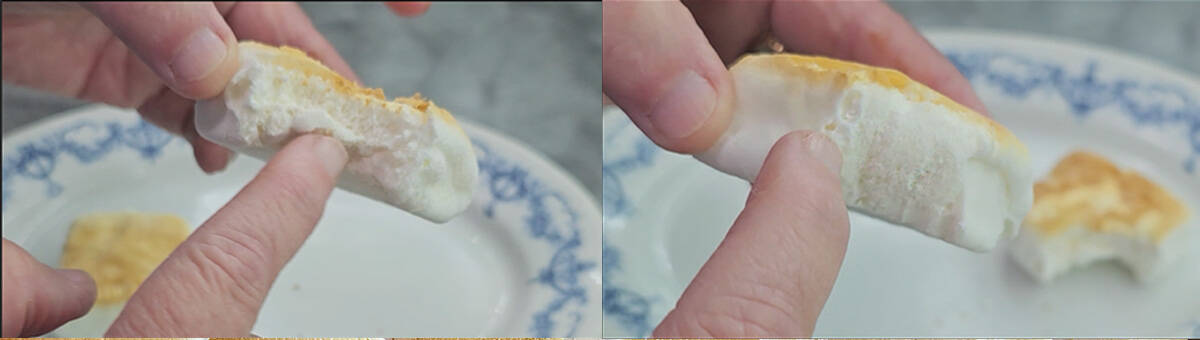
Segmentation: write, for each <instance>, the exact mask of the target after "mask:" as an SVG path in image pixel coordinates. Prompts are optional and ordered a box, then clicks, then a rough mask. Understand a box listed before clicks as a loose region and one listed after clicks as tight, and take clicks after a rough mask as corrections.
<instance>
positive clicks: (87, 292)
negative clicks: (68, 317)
mask: <svg viewBox="0 0 1200 340" xmlns="http://www.w3.org/2000/svg"><path fill="white" fill-rule="evenodd" d="M55 272H56V273H57V274H58V276H59V277H60V278H61V279H62V281H63V282H65V283H67V285H68V286H69V287H70V288H71V289H72V290H74V291H75V292H76V294H77V296H78V299H77V301H79V302H80V303H81V304H85V305H86V308H80V309H81V310H83V311H85V312H86V311H87V309H88V308H91V306H92V304H93V303H94V302H95V301H96V281H95V280H93V279H92V276H91V275H88V273H87V272H85V271H82V270H78V269H67V268H62V269H55ZM80 315H82V314H80ZM77 316H79V315H76V317H77Z"/></svg>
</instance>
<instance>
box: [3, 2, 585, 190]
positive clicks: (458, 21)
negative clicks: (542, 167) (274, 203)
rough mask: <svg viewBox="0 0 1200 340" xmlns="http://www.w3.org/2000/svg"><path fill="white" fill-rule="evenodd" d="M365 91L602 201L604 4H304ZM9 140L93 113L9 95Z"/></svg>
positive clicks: (24, 94)
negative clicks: (447, 117) (461, 127)
mask: <svg viewBox="0 0 1200 340" xmlns="http://www.w3.org/2000/svg"><path fill="white" fill-rule="evenodd" d="M302 6H303V7H304V9H305V11H307V12H308V14H309V16H310V17H311V18H312V20H313V23H314V24H315V25H316V27H317V29H318V30H319V31H321V32H322V33H324V34H325V36H326V38H328V39H329V40H330V42H332V43H333V45H334V46H335V47H336V48H337V50H338V51H339V52H340V53H341V54H342V56H343V57H344V58H345V59H346V61H347V62H348V63H349V64H350V66H351V67H353V68H354V70H355V72H357V73H358V75H359V77H360V78H362V81H363V83H364V84H366V85H368V86H372V87H379V88H383V90H384V92H386V93H387V94H388V95H389V96H397V95H405V96H407V95H411V94H412V93H413V92H420V93H421V94H422V95H424V96H425V97H428V98H430V99H433V100H434V101H435V102H437V103H438V105H441V106H443V107H445V108H446V109H447V110H449V111H450V112H451V113H453V114H454V115H455V116H456V117H460V118H462V119H465V120H470V121H472V122H476V123H480V124H481V125H486V126H488V127H491V128H492V129H494V130H497V131H500V132H502V133H504V134H507V135H509V136H512V137H515V138H516V139H518V140H520V141H522V142H524V143H525V144H527V145H529V146H531V147H532V148H534V149H537V150H538V151H541V152H542V153H543V154H545V155H547V156H549V158H550V159H551V160H553V161H554V162H556V163H558V165H559V166H561V167H563V168H564V169H565V170H567V171H568V172H570V173H571V174H573V175H574V176H575V177H576V178H578V179H579V181H580V182H581V183H582V184H583V185H584V186H585V187H587V189H588V190H589V191H591V192H592V194H593V195H595V196H596V197H599V193H600V113H601V109H600V105H601V94H600V93H601V89H600V13H601V12H600V4H599V3H598V2H597V3H512V4H509V3H439V4H434V5H433V6H432V7H431V9H430V11H429V12H427V13H425V15H423V16H421V17H418V18H399V17H396V16H395V15H392V14H391V12H389V11H388V10H387V9H386V8H385V7H384V6H383V5H381V4H378V3H340V4H333V3H304V4H302ZM3 91H4V92H3V125H4V131H5V132H7V131H10V130H11V129H14V128H17V127H19V126H21V125H24V124H28V123H30V122H32V121H35V120H36V119H37V118H40V117H44V116H46V115H49V114H53V113H55V112H59V111H63V110H65V109H68V108H71V107H74V106H78V105H81V104H84V103H83V102H80V101H76V100H69V99H64V98H58V97H56V96H52V95H47V94H43V93H38V92H35V91H30V90H26V89H21V88H16V87H13V86H9V85H8V84H5V86H4V88H3Z"/></svg>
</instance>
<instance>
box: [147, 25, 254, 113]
mask: <svg viewBox="0 0 1200 340" xmlns="http://www.w3.org/2000/svg"><path fill="white" fill-rule="evenodd" d="M238 63H239V58H238V46H237V41H236V40H234V39H233V38H232V33H230V38H223V37H220V36H218V35H217V34H215V33H213V32H212V31H211V30H210V29H208V28H204V29H201V30H199V31H198V32H196V33H193V36H192V37H191V38H189V39H188V41H187V42H185V43H184V44H183V45H182V46H181V47H180V48H179V49H178V50H177V51H176V52H175V55H174V56H173V57H172V59H171V61H170V62H169V63H168V72H169V75H168V76H167V77H164V78H166V79H165V80H166V82H167V86H168V87H170V88H171V89H173V90H175V92H178V93H179V94H180V95H181V96H183V97H185V98H188V99H196V100H199V99H206V98H212V97H216V96H217V95H219V94H221V91H224V90H225V85H226V84H227V83H229V79H231V78H233V75H234V74H235V73H237V69H238Z"/></svg>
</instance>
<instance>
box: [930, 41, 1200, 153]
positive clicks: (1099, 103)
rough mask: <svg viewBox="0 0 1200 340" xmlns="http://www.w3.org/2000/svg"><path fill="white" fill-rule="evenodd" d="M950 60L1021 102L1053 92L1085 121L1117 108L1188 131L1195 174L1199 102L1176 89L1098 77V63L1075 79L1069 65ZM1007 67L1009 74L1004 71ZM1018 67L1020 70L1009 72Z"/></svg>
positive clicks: (989, 58)
mask: <svg viewBox="0 0 1200 340" xmlns="http://www.w3.org/2000/svg"><path fill="white" fill-rule="evenodd" d="M946 57H947V58H949V59H950V62H952V63H954V66H955V67H957V68H958V70H959V72H962V74H963V75H964V76H966V77H967V79H970V80H972V81H983V82H985V83H987V84H990V85H993V86H996V87H998V88H999V89H1000V90H1001V92H1002V93H1004V94H1005V95H1008V96H1010V97H1013V98H1017V99H1021V98H1025V97H1027V96H1029V94H1031V93H1034V92H1036V91H1040V90H1045V91H1053V92H1054V93H1055V94H1057V95H1058V97H1059V98H1061V99H1062V100H1063V101H1065V102H1066V103H1067V105H1068V106H1069V107H1070V108H1071V113H1072V114H1074V115H1075V117H1076V118H1078V119H1080V120H1083V119H1087V118H1088V117H1089V116H1091V115H1092V114H1093V113H1094V112H1095V111H1096V110H1098V109H1101V108H1105V107H1109V106H1115V107H1116V108H1118V109H1120V112H1121V113H1122V114H1124V115H1126V116H1128V117H1129V118H1130V119H1131V120H1132V121H1133V122H1134V123H1135V124H1137V125H1138V126H1140V127H1167V126H1184V127H1186V128H1187V129H1188V132H1187V133H1188V135H1187V136H1186V138H1189V144H1190V146H1191V151H1190V154H1191V156H1190V157H1189V158H1188V159H1187V160H1186V161H1185V162H1184V164H1183V169H1184V171H1186V172H1187V173H1193V172H1194V171H1195V168H1196V161H1197V157H1198V156H1200V102H1198V101H1197V99H1196V98H1193V97H1192V96H1191V95H1189V94H1188V92H1187V91H1186V90H1184V89H1183V88H1182V87H1180V86H1177V85H1174V84H1165V83H1148V82H1142V81H1138V80H1134V79H1124V78H1112V79H1102V78H1100V77H1097V71H1098V68H1099V66H1097V64H1096V62H1095V61H1089V62H1088V63H1087V65H1086V67H1085V68H1084V71H1083V72H1082V73H1079V74H1073V73H1072V72H1071V71H1070V69H1069V68H1068V67H1067V66H1066V65H1061V64H1057V63H1054V62H1048V61H1040V60H1036V59H1034V58H1030V57H1027V56H1023V55H1020V54H1015V53H1007V52H999V51H947V52H946ZM1002 67H1003V68H1006V69H1002ZM1007 68H1015V69H1007Z"/></svg>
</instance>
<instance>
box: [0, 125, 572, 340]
mask: <svg viewBox="0 0 1200 340" xmlns="http://www.w3.org/2000/svg"><path fill="white" fill-rule="evenodd" d="M171 142H180V143H186V141H184V140H183V139H181V138H176V137H174V136H172V135H170V134H169V133H167V132H166V131H164V130H162V129H160V128H158V127H156V126H154V125H152V124H150V123H148V122H146V121H144V120H140V119H139V120H137V121H136V122H132V123H129V124H122V123H121V122H118V121H97V120H79V121H78V122H74V123H72V124H71V125H69V126H67V127H65V128H61V129H59V130H57V131H55V132H53V133H49V134H46V135H45V136H44V137H41V138H40V139H38V140H35V141H32V142H28V143H25V144H22V145H19V146H17V147H15V148H14V152H13V154H12V155H8V154H6V155H4V158H3V163H2V169H3V172H2V176H3V177H2V179H3V183H2V184H3V198H2V199H3V201H2V203H0V205H2V206H3V207H7V206H8V203H9V202H10V200H11V199H13V198H14V197H12V192H11V191H10V184H11V183H14V182H15V181H18V180H28V181H33V182H39V183H43V184H44V185H45V187H46V190H45V195H46V197H45V198H47V199H52V198H55V197H57V196H58V195H59V194H61V193H62V190H63V186H62V184H60V183H57V182H55V181H54V180H53V178H52V175H53V174H54V170H55V169H56V165H57V164H58V161H59V160H60V157H63V156H64V155H70V156H72V157H75V158H76V159H77V160H79V161H80V162H81V163H83V164H91V163H93V162H95V161H97V160H100V159H103V158H104V157H105V156H107V155H109V154H110V153H111V152H112V151H115V150H118V149H120V148H129V149H132V150H133V151H135V152H136V153H137V154H138V155H139V156H140V157H141V158H142V159H144V160H146V161H148V162H153V161H155V160H156V159H158V158H159V156H161V155H162V154H163V149H164V148H165V147H166V146H167V145H169V144H170V143H171ZM472 142H473V144H474V145H475V149H476V155H477V158H478V162H479V170H480V178H481V179H482V180H483V184H484V185H483V186H484V187H486V188H487V192H488V193H489V194H490V196H491V200H489V201H488V202H486V203H485V206H484V215H485V216H486V217H488V218H495V217H496V216H495V214H496V208H497V206H499V205H502V204H504V205H521V206H520V207H518V208H523V209H522V211H524V212H525V213H526V216H525V217H524V220H523V221H524V223H525V228H526V230H527V231H528V235H529V236H530V237H531V238H533V239H535V240H539V241H542V242H544V243H545V244H547V245H548V246H550V247H552V248H553V249H554V250H553V256H552V257H551V258H550V260H549V263H547V264H546V265H545V267H543V268H541V269H539V270H538V271H537V273H538V274H537V276H536V277H534V278H532V279H531V280H530V281H531V283H533V284H537V285H540V286H543V287H545V288H547V289H549V290H551V291H553V292H554V296H555V297H554V298H552V299H551V301H550V302H549V303H548V304H547V305H546V306H543V307H541V308H539V309H538V310H537V312H535V314H534V315H533V320H531V324H532V325H531V326H530V329H529V331H530V332H532V333H533V336H535V337H572V336H575V333H576V331H577V330H578V327H579V325H580V324H581V322H582V321H583V319H584V316H585V315H586V313H585V310H586V308H587V306H588V299H587V287H586V286H585V285H584V284H583V281H582V279H581V275H583V274H584V273H585V272H587V271H588V270H591V269H593V268H595V266H596V263H595V261H594V260H592V261H589V260H585V257H586V256H582V255H580V254H578V250H579V248H580V247H581V246H582V245H583V239H582V233H581V230H580V226H579V223H578V222H579V221H578V219H579V213H578V212H577V211H576V210H575V209H574V207H572V206H571V205H570V204H568V202H567V200H566V199H565V198H564V197H563V195H562V194H561V193H559V192H557V191H554V190H553V189H552V188H549V187H547V186H545V185H543V184H542V183H541V182H540V181H539V180H538V179H537V178H536V177H534V176H533V175H531V174H530V172H529V171H528V170H527V169H525V168H523V167H521V166H520V165H519V164H516V163H515V162H512V161H510V160H508V159H506V158H504V157H502V156H501V155H498V154H496V153H495V152H493V151H491V148H490V147H488V146H487V145H486V144H485V143H483V142H481V141H480V140H478V139H472Z"/></svg>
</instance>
